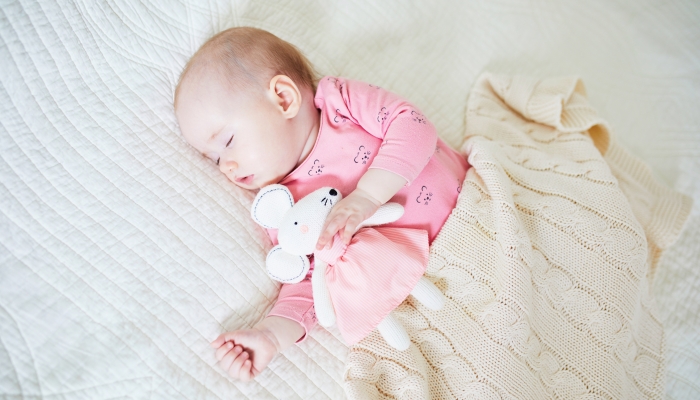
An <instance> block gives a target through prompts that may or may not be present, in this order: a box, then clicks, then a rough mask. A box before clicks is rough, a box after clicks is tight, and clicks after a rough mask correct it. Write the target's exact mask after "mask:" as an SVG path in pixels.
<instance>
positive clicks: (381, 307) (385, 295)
mask: <svg viewBox="0 0 700 400" xmlns="http://www.w3.org/2000/svg"><path fill="white" fill-rule="evenodd" d="M339 238H340V235H338V234H336V237H335V238H334V239H335V240H334V241H333V246H331V248H330V249H328V250H325V249H324V250H321V251H319V252H317V253H316V258H317V259H320V260H323V261H325V262H326V263H328V269H327V270H326V284H327V285H328V292H329V293H330V296H331V302H332V303H333V309H334V311H335V314H336V323H337V325H338V330H339V331H340V334H341V335H342V336H343V339H345V342H346V343H347V344H350V345H352V344H355V343H357V342H358V341H360V340H361V339H363V338H364V337H365V336H367V335H368V334H369V333H370V332H372V330H373V329H374V328H376V327H377V325H379V323H380V322H381V321H382V320H383V319H384V318H385V317H386V316H387V315H389V313H390V312H391V311H393V310H394V308H396V307H398V305H399V304H401V302H402V301H404V299H405V298H406V297H407V296H408V295H409V294H410V293H411V290H413V288H414V287H416V284H417V283H418V280H419V279H420V278H421V277H422V276H423V274H424V273H425V268H426V267H427V266H428V232H427V231H425V230H423V229H410V228H390V227H385V226H379V227H376V228H362V229H360V230H359V231H357V233H355V235H354V236H353V237H352V239H351V240H350V243H349V244H348V245H345V244H344V243H343V241H342V240H340V239H339Z"/></svg>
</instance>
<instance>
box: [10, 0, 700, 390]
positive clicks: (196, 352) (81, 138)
mask: <svg viewBox="0 0 700 400" xmlns="http://www.w3.org/2000/svg"><path fill="white" fill-rule="evenodd" d="M241 25H247V26H255V27H258V28H262V29H266V30H269V31H271V32H272V33H274V34H276V35H278V36H280V37H281V38H283V39H285V40H288V41H290V42H291V43H293V44H295V45H296V46H297V47H299V48H300V49H301V50H302V51H303V52H304V53H305V54H306V55H307V56H308V58H309V59H310V61H311V62H312V63H313V64H314V66H315V68H316V70H317V71H318V72H319V74H321V75H326V74H330V75H341V76H345V77H348V78H352V79H359V80H364V81H367V82H371V83H374V84H377V85H379V86H382V87H384V88H387V89H389V90H392V91H394V92H397V93H399V94H401V95H403V96H404V97H406V98H408V99H410V100H411V101H412V102H413V103H415V104H416V105H417V106H418V107H419V108H421V109H422V110H423V113H424V114H425V115H426V116H428V117H429V118H430V119H431V121H432V122H433V123H434V124H435V126H436V127H437V128H438V131H439V133H440V135H441V136H442V137H443V138H444V139H445V140H446V141H447V142H448V143H450V144H451V145H453V146H455V147H457V146H458V145H459V144H460V143H461V141H462V139H463V134H464V131H465V107H466V100H467V96H468V94H469V90H470V88H471V86H472V84H473V83H474V81H475V80H476V78H477V76H479V75H480V74H481V73H482V72H483V71H493V72H499V73H507V74H523V75H532V76H538V77H545V76H554V75H577V76H580V77H581V78H582V79H583V81H584V82H585V84H586V87H587V91H588V96H589V99H590V102H591V104H592V105H593V106H594V107H595V108H596V109H597V110H598V112H599V114H600V116H601V117H602V118H604V119H606V120H607V121H608V122H609V123H610V125H611V127H612V128H613V130H614V134H615V137H616V139H617V140H618V141H619V142H620V143H621V144H622V145H624V146H625V147H626V148H627V149H628V150H629V151H630V152H631V153H633V154H634V155H636V156H638V157H639V158H641V159H642V160H644V161H645V162H646V163H647V164H648V165H649V166H650V168H651V170H652V171H653V172H654V173H655V175H656V176H657V177H658V178H659V179H660V180H661V181H662V182H664V183H665V184H666V185H668V186H669V187H672V188H674V189H676V190H678V191H680V192H682V193H685V194H687V195H689V196H691V197H693V198H694V199H695V204H694V206H693V210H692V212H691V217H690V219H689V221H688V222H687V223H686V226H685V229H684V231H683V233H682V235H681V237H680V238H679V240H678V241H677V242H676V243H675V244H674V245H673V246H672V247H671V248H670V249H669V250H668V251H667V252H666V253H665V254H664V255H663V256H662V258H661V260H660V262H659V264H658V267H657V270H656V271H654V277H653V279H654V294H655V298H656V303H657V307H658V310H659V313H658V314H659V315H661V316H662V318H663V323H664V326H665V329H666V337H667V349H666V355H667V377H666V392H667V395H668V398H669V399H691V398H698V397H700V378H698V377H700V316H698V308H697V304H698V302H699V301H700V269H699V268H698V265H697V264H698V261H697V260H700V179H699V178H698V176H700V113H698V112H697V107H698V104H700V47H699V45H698V43H700V3H698V2H696V1H692V0H685V1H676V2H673V3H665V2H658V1H651V0H640V1H635V2H632V1H604V0H594V1H586V2H543V1H529V2H519V1H515V0H504V1H495V2H494V1H489V2H482V1H456V0H453V1H434V2H414V3H407V2H398V1H396V2H371V1H344V2H341V1H336V2H320V1H319V2H315V1H289V0H284V1H282V0H280V1H272V0H258V1H241V0H239V1H208V2H202V1H194V0H181V1H179V2H169V1H164V0H155V1H150V2H143V1H121V2H108V1H100V0H95V1H90V2H88V1H80V0H74V1H67V0H59V1H55V2H53V1H52V2H49V1H46V2H36V1H29V0H25V1H15V2H9V1H4V2H1V3H0V43H1V45H0V67H1V69H0V83H1V85H0V345H1V346H0V395H2V397H4V398H66V399H101V398H120V397H125V398H126V397H129V398H137V399H140V398H149V399H158V398H186V399H191V398H249V399H266V398H270V399H273V398H289V399H293V398H300V399H311V398H319V399H323V398H331V399H339V398H343V397H344V391H343V377H344V373H345V367H344V358H345V355H346V354H347V348H346V346H345V345H344V344H343V342H342V340H341V338H340V336H339V335H338V333H337V332H336V331H334V330H330V331H326V330H324V329H322V328H319V327H317V328H315V329H314V330H313V331H312V332H311V333H310V335H309V338H308V339H307V340H306V341H304V342H303V343H301V344H300V345H298V346H293V347H292V348H290V349H289V350H287V351H286V352H284V353H283V354H281V355H280V356H278V357H276V358H275V359H274V360H273V361H272V363H271V364H270V366H269V368H268V369H267V370H266V371H265V372H264V373H263V374H262V375H260V376H259V377H258V378H257V379H256V380H255V381H252V382H249V383H240V382H235V381H232V380H230V379H229V378H227V377H226V376H225V374H223V372H222V371H221V370H220V369H219V368H218V366H217V365H216V360H215V357H214V353H213V351H212V349H211V348H210V347H209V342H210V341H211V340H213V339H214V338H215V337H216V336H217V335H218V334H220V333H221V332H222V331H224V330H231V329H238V328H243V327H250V326H253V325H254V324H255V323H256V322H257V321H259V320H260V319H261V318H263V317H264V315H265V314H266V313H267V311H269V309H270V307H271V305H272V304H273V302H274V300H275V298H276V295H277V292H278V290H279V287H278V286H277V285H276V284H275V283H273V282H272V281H271V280H270V279H269V278H268V277H267V275H266V274H265V271H264V268H263V263H264V257H265V254H266V250H268V249H269V247H270V243H269V239H268V238H267V237H266V235H265V233H264V232H263V231H262V230H261V229H260V228H259V227H257V226H256V225H255V224H254V223H253V222H252V221H251V220H250V219H249V217H248V208H249V206H250V203H251V201H252V198H253V195H254V193H249V192H245V191H243V190H240V189H238V188H237V187H234V186H233V185H231V184H230V183H228V182H227V181H226V179H225V178H224V177H223V176H221V174H220V173H219V172H218V171H217V169H216V168H215V167H214V166H213V165H212V163H211V162H210V161H207V160H205V159H203V158H202V157H201V156H200V155H198V154H197V152H196V151H195V150H193V149H191V148H189V147H188V146H187V145H186V144H185V143H184V141H183V140H182V138H181V136H180V133H179V129H178V127H177V123H176V121H175V118H174V115H173V110H172V96H173V90H174V86H175V84H176V82H177V79H178V75H179V73H180V71H181V70H182V67H183V66H184V64H185V62H186V61H187V59H188V58H189V56H190V55H191V54H192V53H193V52H194V51H195V50H196V49H197V48H198V46H199V45H200V44H201V43H203V42H204V41H205V40H206V39H207V38H208V37H210V36H211V35H213V34H214V33H216V32H218V31H220V30H223V29H225V28H228V27H232V26H241Z"/></svg>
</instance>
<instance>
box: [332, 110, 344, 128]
mask: <svg viewBox="0 0 700 400" xmlns="http://www.w3.org/2000/svg"><path fill="white" fill-rule="evenodd" d="M347 120H348V119H347V118H345V116H344V115H343V114H341V113H340V109H339V108H336V109H335V117H333V122H335V123H336V124H340V123H343V122H345V121H347Z"/></svg>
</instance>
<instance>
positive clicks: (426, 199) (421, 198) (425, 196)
mask: <svg viewBox="0 0 700 400" xmlns="http://www.w3.org/2000/svg"><path fill="white" fill-rule="evenodd" d="M432 199H433V193H432V192H429V191H428V187H427V186H421V188H420V193H419V194H418V197H416V203H423V204H425V205H426V206H427V205H428V204H429V203H430V200H432Z"/></svg>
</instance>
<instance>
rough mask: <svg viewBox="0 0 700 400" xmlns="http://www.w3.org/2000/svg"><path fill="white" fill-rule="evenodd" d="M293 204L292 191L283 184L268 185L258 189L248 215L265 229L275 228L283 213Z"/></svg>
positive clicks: (278, 224)
mask: <svg viewBox="0 0 700 400" xmlns="http://www.w3.org/2000/svg"><path fill="white" fill-rule="evenodd" d="M293 205H294V197H292V193H291V192H290V191H289V189H287V187H286V186H284V185H278V184H274V185H269V186H265V187H264V188H262V189H260V191H259V192H258V194H257V196H255V200H253V207H252V208H251V210H250V215H251V216H252V217H253V219H254V220H255V222H257V223H258V224H260V225H262V227H264V228H267V229H277V228H279V226H280V222H281V221H282V217H283V216H284V214H285V213H286V212H287V210H289V209H290V208H292V206H293Z"/></svg>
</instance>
